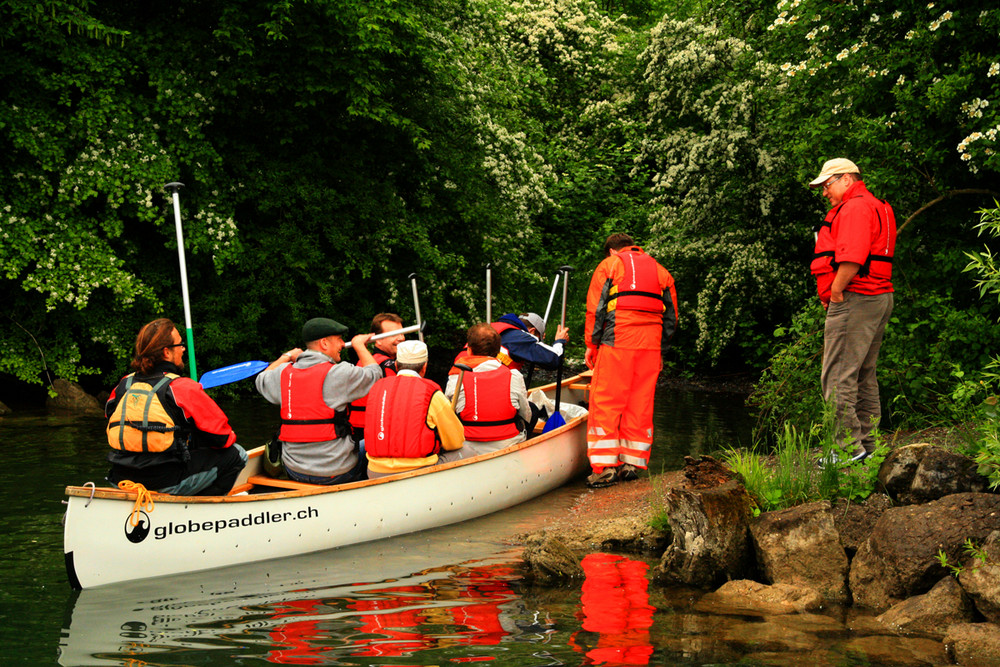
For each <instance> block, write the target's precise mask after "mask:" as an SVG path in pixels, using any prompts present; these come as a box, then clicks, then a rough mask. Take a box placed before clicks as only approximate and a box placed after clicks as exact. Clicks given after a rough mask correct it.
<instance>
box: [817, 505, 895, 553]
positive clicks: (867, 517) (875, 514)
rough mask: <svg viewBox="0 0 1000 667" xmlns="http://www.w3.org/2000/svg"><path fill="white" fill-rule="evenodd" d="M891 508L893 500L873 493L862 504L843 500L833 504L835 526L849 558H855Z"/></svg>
mask: <svg viewBox="0 0 1000 667" xmlns="http://www.w3.org/2000/svg"><path fill="white" fill-rule="evenodd" d="M890 507H892V499H891V498H889V496H887V495H885V494H884V493H873V494H872V495H870V496H868V497H867V498H865V500H864V502H861V503H857V502H852V501H850V500H844V499H843V498H840V499H838V500H835V501H834V502H833V504H832V511H833V524H834V525H835V526H836V527H837V534H838V535H840V545H841V546H842V547H844V551H845V552H846V553H847V557H848V558H853V557H854V554H856V553H857V552H858V547H860V546H861V543H862V542H864V541H865V540H867V539H868V536H869V535H871V532H872V528H874V527H875V522H876V521H878V518H879V517H880V516H882V513H883V512H885V511H886V510H887V509H889V508H890Z"/></svg>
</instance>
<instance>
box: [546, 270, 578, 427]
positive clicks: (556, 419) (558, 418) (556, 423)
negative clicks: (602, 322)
mask: <svg viewBox="0 0 1000 667" xmlns="http://www.w3.org/2000/svg"><path fill="white" fill-rule="evenodd" d="M572 270H573V267H572V266H568V265H567V266H561V267H559V271H561V272H562V273H563V275H564V276H565V278H564V279H563V300H562V318H561V319H560V320H559V322H560V324H559V326H560V327H565V326H566V293H567V291H568V289H569V272H570V271H572ZM565 357H566V349H565V347H564V348H563V353H562V354H561V355H559V366H558V367H557V368H556V410H555V414H553V415H551V416H549V418H548V419H546V420H545V426H544V427H543V428H542V433H548V432H549V431H551V430H553V429H557V428H559V427H560V426H565V425H566V420H565V419H564V418H563V416H562V413H561V412H559V401H560V399H561V398H562V372H563V360H564V359H565Z"/></svg>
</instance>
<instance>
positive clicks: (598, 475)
mask: <svg viewBox="0 0 1000 667" xmlns="http://www.w3.org/2000/svg"><path fill="white" fill-rule="evenodd" d="M617 483H618V468H606V469H605V470H604V471H603V472H595V473H594V474H593V475H591V476H589V477H588V478H587V486H589V487H590V488H592V489H602V488H604V487H606V486H613V485H615V484H617Z"/></svg>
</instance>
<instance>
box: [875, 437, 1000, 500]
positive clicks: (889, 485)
mask: <svg viewBox="0 0 1000 667" xmlns="http://www.w3.org/2000/svg"><path fill="white" fill-rule="evenodd" d="M878 480H879V482H880V483H881V484H882V485H883V486H884V487H885V489H886V492H887V493H888V494H889V495H890V496H891V497H892V498H893V499H895V500H896V501H898V502H899V503H901V504H904V505H916V504H920V503H926V502H929V501H931V500H937V499H939V498H943V497H945V496H949V495H952V494H955V493H968V492H974V493H982V492H984V491H986V490H987V489H988V488H989V480H988V479H987V478H986V477H983V476H982V475H980V474H979V472H978V470H977V466H976V463H975V461H973V460H972V459H970V458H968V457H967V456H962V455H961V454H957V453H955V452H952V451H950V450H948V449H945V448H944V447H939V446H937V445H930V444H915V445H906V446H905V447H899V448H897V449H895V450H893V451H892V452H890V453H889V455H888V456H887V457H886V459H885V461H883V462H882V467H881V468H879V472H878Z"/></svg>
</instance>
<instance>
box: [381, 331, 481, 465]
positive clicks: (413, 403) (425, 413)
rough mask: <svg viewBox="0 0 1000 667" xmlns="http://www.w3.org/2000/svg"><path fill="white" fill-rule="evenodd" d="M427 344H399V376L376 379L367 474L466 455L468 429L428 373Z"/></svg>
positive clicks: (397, 372) (397, 352) (417, 341)
mask: <svg viewBox="0 0 1000 667" xmlns="http://www.w3.org/2000/svg"><path fill="white" fill-rule="evenodd" d="M426 372H427V345H425V344H424V343H423V342H422V341H419V340H404V341H403V342H402V343H400V344H399V345H398V346H397V347H396V375H394V376H392V377H385V378H382V379H381V380H379V381H378V382H376V383H375V386H374V387H372V390H371V393H369V394H368V409H367V410H366V411H365V452H366V454H367V456H368V479H376V478H378V477H385V476H387V475H395V474H397V473H401V472H408V471H410V470H416V469H417V468H424V467H426V466H432V465H436V464H438V463H448V462H449V461H457V460H458V459H461V458H463V457H464V456H465V454H466V451H465V450H464V449H463V446H462V445H463V442H464V440H465V429H464V428H463V426H462V422H461V421H459V419H458V415H456V414H455V412H454V411H453V410H452V408H451V403H449V402H448V399H447V398H445V396H444V394H442V393H441V388H440V387H439V386H438V385H437V383H435V382H432V381H431V380H428V379H426V378H425V377H424V375H425V373H426Z"/></svg>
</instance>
